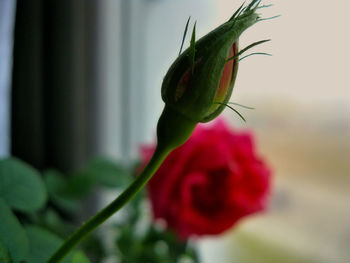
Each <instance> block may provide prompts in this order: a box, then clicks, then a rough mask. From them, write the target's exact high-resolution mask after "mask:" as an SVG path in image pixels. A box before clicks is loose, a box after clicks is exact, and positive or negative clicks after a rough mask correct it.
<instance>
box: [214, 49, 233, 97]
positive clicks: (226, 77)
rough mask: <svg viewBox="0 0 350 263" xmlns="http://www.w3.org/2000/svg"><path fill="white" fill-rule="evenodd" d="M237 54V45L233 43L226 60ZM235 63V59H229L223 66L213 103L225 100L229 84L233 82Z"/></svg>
mask: <svg viewBox="0 0 350 263" xmlns="http://www.w3.org/2000/svg"><path fill="white" fill-rule="evenodd" d="M236 54H237V44H236V43H234V44H233V45H232V47H231V48H230V52H229V54H228V56H227V59H229V58H232V57H233V56H235V55H236ZM236 62H237V58H235V59H231V60H230V61H228V62H227V63H226V65H225V68H224V71H223V72H222V75H221V79H220V84H219V87H218V90H217V92H216V95H215V99H214V102H223V101H224V100H225V97H226V95H227V94H228V91H229V89H230V87H231V83H232V81H233V73H234V69H235V65H236Z"/></svg>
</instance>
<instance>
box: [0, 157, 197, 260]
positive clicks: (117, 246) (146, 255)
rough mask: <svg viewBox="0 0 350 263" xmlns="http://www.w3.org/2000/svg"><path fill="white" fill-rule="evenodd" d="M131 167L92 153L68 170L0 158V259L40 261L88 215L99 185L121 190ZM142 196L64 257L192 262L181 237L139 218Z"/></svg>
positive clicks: (193, 254)
mask: <svg viewBox="0 0 350 263" xmlns="http://www.w3.org/2000/svg"><path fill="white" fill-rule="evenodd" d="M133 167H135V166H133ZM133 167H130V168H126V167H124V166H122V165H119V164H117V163H115V162H112V161H109V160H106V159H104V158H96V159H94V160H93V161H92V162H90V163H89V164H88V165H87V166H86V168H84V169H82V170H80V171H75V172H73V173H69V174H62V173H60V172H59V171H56V170H46V171H43V172H42V173H40V172H39V171H37V170H35V169H34V168H33V167H31V166H29V165H28V164H26V163H24V162H23V161H21V160H19V159H16V158H8V159H3V160H0V222H1V224H0V262H1V263H11V262H13V263H16V262H21V263H23V262H26V263H45V262H46V261H47V260H48V259H49V257H50V256H51V255H52V253H53V252H54V251H55V250H56V249H57V248H58V247H59V246H60V244H62V242H63V240H64V239H65V238H67V237H68V236H69V234H70V233H72V232H73V231H74V230H75V229H76V228H77V227H78V225H79V222H77V221H78V219H79V220H81V221H86V220H87V218H86V217H87V216H84V214H87V213H86V212H85V211H84V207H86V202H87V201H86V200H87V199H88V198H91V196H92V194H93V193H96V191H97V190H98V189H99V188H101V187H105V188H110V189H112V190H117V191H119V192H120V191H122V190H123V189H124V188H125V187H126V186H127V185H128V184H129V183H130V181H131V180H132V179H133V176H135V172H134V170H135V169H133ZM145 199H146V195H145V194H144V193H140V194H138V195H137V196H136V198H134V199H133V200H132V202H130V203H129V204H128V205H127V206H126V207H125V208H124V210H125V213H124V216H123V217H122V218H120V219H119V220H117V221H116V222H115V223H114V224H112V225H110V224H109V225H108V226H109V227H110V228H111V229H109V230H108V229H105V231H104V232H99V231H97V234H96V233H93V234H91V235H90V236H89V237H88V238H87V239H86V240H84V242H83V243H82V244H81V246H80V247H79V248H78V249H76V250H74V251H73V252H72V253H71V254H70V255H69V256H68V257H67V258H66V259H65V260H64V261H63V262H65V263H88V262H102V261H103V260H104V259H106V258H108V257H109V256H111V255H113V256H114V257H117V258H118V261H117V262H122V263H138V262H148V263H158V262H162V263H163V262H165V263H166V262H168V263H176V262H181V260H182V259H186V260H187V261H186V262H197V261H198V260H197V254H196V252H195V250H194V249H193V248H191V247H190V246H189V245H188V244H187V243H186V242H184V241H180V240H178V239H177V238H176V236H175V235H174V234H173V233H171V232H169V231H167V230H165V229H160V228H159V227H156V226H154V225H153V223H152V221H151V220H144V218H143V217H142V215H143V213H144V212H145V209H147V207H145ZM90 212H91V211H90ZM140 224H143V225H144V226H143V228H144V229H145V230H144V231H141V232H142V233H141V234H140V233H139V231H138V226H139V225H140ZM107 232H114V233H115V236H114V240H115V241H114V245H113V246H112V249H110V248H109V249H107V248H106V240H105V239H106V238H105V236H104V234H103V233H107ZM90 260H91V261H90Z"/></svg>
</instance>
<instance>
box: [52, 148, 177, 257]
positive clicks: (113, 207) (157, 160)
mask: <svg viewBox="0 0 350 263" xmlns="http://www.w3.org/2000/svg"><path fill="white" fill-rule="evenodd" d="M170 151H171V150H170V149H169V148H168V147H162V145H160V144H159V142H158V145H157V148H156V150H155V152H154V154H153V156H152V158H151V160H150V161H149V163H148V164H147V166H146V167H145V168H144V170H143V171H142V172H141V174H140V175H139V176H137V177H136V178H135V180H134V182H133V183H132V184H131V185H130V186H129V187H128V188H127V189H126V190H125V191H124V192H123V193H121V194H120V195H119V196H118V197H117V198H116V199H115V200H114V201H113V202H112V203H110V204H109V205H108V206H106V207H105V208H104V209H102V210H101V211H100V212H99V213H97V214H96V215H95V216H93V217H92V218H90V220H89V221H87V222H86V223H84V224H83V225H82V226H81V227H80V228H78V229H77V230H76V231H75V232H74V233H73V234H72V235H71V236H70V237H69V238H68V239H67V240H66V241H65V242H64V243H63V244H62V246H61V247H60V248H59V249H58V250H57V251H56V252H55V254H53V255H52V257H51V258H50V259H49V261H48V263H57V262H60V261H61V260H62V259H63V258H64V257H65V256H66V255H67V254H68V253H69V252H70V251H71V250H72V249H73V248H74V247H75V246H77V245H78V244H79V243H80V241H82V240H83V239H84V238H85V237H86V236H87V235H89V234H90V233H91V232H92V231H93V230H95V229H96V228H97V227H98V226H99V225H101V224H102V223H103V222H104V221H106V220H107V219H108V218H109V217H110V216H112V215H113V214H114V213H115V212H116V211H118V210H119V209H120V208H122V207H123V206H124V205H125V204H126V203H127V202H128V201H129V200H130V199H131V198H133V197H134V196H135V195H136V193H137V192H138V191H139V190H140V189H141V188H142V187H143V186H144V185H145V184H146V183H147V182H148V181H149V179H151V177H152V175H153V174H154V173H155V172H156V170H157V169H158V167H159V166H160V165H161V164H162V162H163V161H164V159H165V158H166V156H167V155H168V154H169V153H170Z"/></svg>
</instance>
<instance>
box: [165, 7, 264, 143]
mask: <svg viewBox="0 0 350 263" xmlns="http://www.w3.org/2000/svg"><path fill="white" fill-rule="evenodd" d="M259 2H260V1H259V0H253V1H252V2H251V3H250V4H249V5H247V6H246V7H243V5H242V6H241V7H240V8H239V9H238V10H237V11H236V12H235V14H234V15H233V16H232V17H231V18H230V20H229V21H227V22H226V23H224V24H222V25H221V26H219V27H217V28H216V29H214V30H213V31H211V32H210V33H209V34H207V35H206V36H204V37H202V38H201V39H199V40H198V41H195V26H194V28H193V32H192V39H191V45H190V47H189V48H187V50H185V51H184V52H183V53H182V54H181V55H179V57H178V58H177V59H176V60H175V62H174V63H173V64H172V65H171V67H170V69H169V70H168V72H167V74H166V76H165V77H164V80H163V84H162V98H163V100H164V102H165V109H164V112H163V114H162V116H161V119H160V121H159V124H158V137H163V136H168V137H169V136H172V135H170V134H169V132H170V131H173V133H181V130H188V133H189V135H190V134H191V133H192V130H193V129H194V127H195V125H196V124H197V123H198V122H207V121H210V120H212V119H214V118H215V117H216V116H218V115H219V114H220V113H221V112H222V111H223V109H224V107H225V105H226V104H227V102H228V101H229V99H230V97H231V93H232V90H233V86H234V82H235V79H236V75H237V70H238V61H239V55H240V54H241V53H240V52H239V51H238V39H239V36H240V35H241V34H242V33H243V31H245V30H246V29H247V28H248V27H250V26H252V25H253V24H255V23H256V22H257V21H258V19H259V16H258V14H257V13H256V9H257V8H258V5H259ZM187 25H188V24H187ZM187 25H186V30H187ZM186 30H185V34H186ZM253 45H255V43H254V44H253ZM180 52H181V51H180ZM177 115H178V116H177ZM170 116H171V117H170ZM174 116H177V117H174ZM170 118H172V119H173V120H170ZM168 119H169V120H168ZM175 119H177V120H178V121H176V123H174V120H175ZM181 119H183V120H184V121H183V124H182V121H179V120H181ZM171 123H172V124H171ZM163 126H164V127H163ZM165 126H167V127H165ZM184 126H186V127H184ZM170 127H171V128H170ZM169 129H170V130H169ZM165 130H166V131H167V132H165ZM173 135H174V136H175V134H173ZM189 135H186V136H184V137H186V139H185V140H184V141H186V140H187V138H188V137H189ZM184 141H183V142H184ZM183 142H180V141H178V142H177V143H175V144H174V146H175V145H177V146H178V145H181V144H182V143H183Z"/></svg>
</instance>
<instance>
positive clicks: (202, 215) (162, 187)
mask: <svg viewBox="0 0 350 263" xmlns="http://www.w3.org/2000/svg"><path fill="white" fill-rule="evenodd" d="M153 151H154V146H151V147H143V148H142V149H141V152H142V158H143V162H144V163H146V162H147V161H148V160H149V159H150V158H151V156H152V153H153ZM269 179H270V170H269V168H268V167H267V166H266V164H265V163H264V162H263V161H262V160H261V159H260V158H259V157H257V155H256V153H255V150H254V142H253V136H252V134H251V133H248V132H235V131H233V130H232V129H229V128H228V127H227V125H226V124H225V123H224V122H223V121H222V120H219V121H216V122H215V123H214V124H213V125H211V126H208V125H198V126H197V128H196V129H195V131H194V133H193V134H192V136H191V138H190V139H189V140H188V141H187V142H186V143H185V144H184V145H182V146H181V147H179V148H178V149H176V150H175V151H173V152H172V153H171V154H170V155H169V156H168V157H167V159H166V160H165V162H164V163H163V164H162V166H161V167H160V168H159V170H158V171H157V172H156V174H155V175H154V176H153V178H152V179H151V181H150V182H149V184H148V190H149V197H150V200H151V204H152V208H153V215H154V217H155V218H156V219H158V218H162V219H164V220H165V222H166V223H167V226H168V227H169V228H170V229H173V230H175V231H176V233H177V234H178V236H179V237H181V238H183V239H185V238H188V237H189V236H201V235H214V234H219V233H222V232H223V231H225V230H227V229H229V228H230V227H232V226H233V225H234V224H235V223H236V222H237V221H238V220H239V219H241V218H242V217H244V216H247V215H249V214H252V213H256V212H259V211H262V210H264V209H265V207H266V203H267V197H268V193H269V186H270V184H269Z"/></svg>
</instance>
